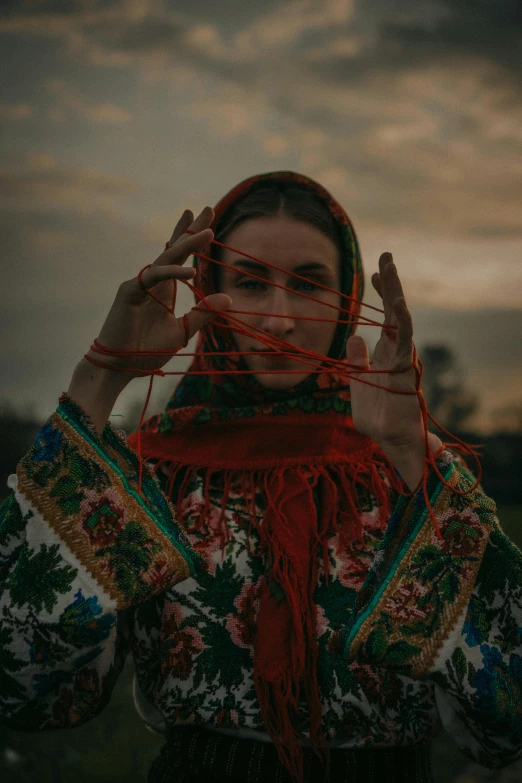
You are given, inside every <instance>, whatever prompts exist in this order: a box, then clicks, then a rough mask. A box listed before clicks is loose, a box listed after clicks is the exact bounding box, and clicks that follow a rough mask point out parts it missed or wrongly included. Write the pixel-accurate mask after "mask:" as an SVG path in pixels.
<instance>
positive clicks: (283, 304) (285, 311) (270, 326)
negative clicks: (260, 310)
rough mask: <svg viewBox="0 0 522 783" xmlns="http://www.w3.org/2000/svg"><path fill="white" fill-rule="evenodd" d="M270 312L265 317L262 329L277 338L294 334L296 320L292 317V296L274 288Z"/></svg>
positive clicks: (270, 299)
mask: <svg viewBox="0 0 522 783" xmlns="http://www.w3.org/2000/svg"><path fill="white" fill-rule="evenodd" d="M267 304H268V312H267V313H266V315H265V316H264V317H263V325H262V328H263V329H264V330H265V331H266V332H269V334H273V335H274V336H275V337H282V336H283V335H287V334H288V333H290V332H292V331H293V330H294V328H295V320H294V318H293V316H292V306H291V302H290V294H289V292H288V291H284V290H283V289H282V288H273V289H272V295H271V296H270V298H269V302H268V303H267Z"/></svg>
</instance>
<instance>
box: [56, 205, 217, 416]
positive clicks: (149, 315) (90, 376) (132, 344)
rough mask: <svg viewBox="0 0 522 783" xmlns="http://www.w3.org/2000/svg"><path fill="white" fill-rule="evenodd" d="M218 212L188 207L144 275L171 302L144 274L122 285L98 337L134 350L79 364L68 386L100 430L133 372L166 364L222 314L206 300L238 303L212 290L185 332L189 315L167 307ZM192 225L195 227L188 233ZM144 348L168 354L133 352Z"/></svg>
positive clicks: (141, 372)
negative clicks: (185, 265) (98, 365)
mask: <svg viewBox="0 0 522 783" xmlns="http://www.w3.org/2000/svg"><path fill="white" fill-rule="evenodd" d="M213 218H214V210H213V209H212V208H211V207H205V209H204V210H203V211H202V212H201V214H200V215H199V216H198V217H197V218H196V219H195V220H194V215H193V214H192V212H190V210H186V211H185V212H184V213H183V215H182V216H181V218H180V220H179V221H178V224H177V226H176V228H175V229H174V232H173V234H172V237H171V239H170V242H169V243H168V244H169V247H168V249H167V250H165V251H164V252H163V253H161V255H159V256H158V258H157V259H156V260H155V261H154V263H153V264H152V265H151V266H150V267H149V268H148V269H146V270H145V271H144V273H143V275H142V278H141V281H142V284H143V287H144V288H146V289H149V290H151V292H152V293H153V294H154V296H155V297H156V298H157V299H159V300H160V301H161V302H163V303H164V304H165V305H166V307H162V306H161V305H160V304H159V303H158V302H156V301H154V299H152V297H150V296H149V295H148V294H147V292H146V291H145V290H143V288H142V286H141V285H140V283H139V280H138V276H136V277H134V278H132V280H127V281H126V282H124V283H122V284H121V285H120V287H119V289H118V292H117V294H116V298H115V300H114V303H113V305H112V307H111V309H110V311H109V314H108V316H107V318H106V320H105V323H104V324H103V327H102V329H101V332H100V334H99V337H98V342H99V343H101V345H103V346H105V347H107V348H109V349H112V350H116V351H129V352H130V354H129V355H126V356H110V355H106V354H100V353H96V352H94V351H89V352H88V354H87V355H88V356H89V357H92V359H93V360H94V361H96V362H100V363H102V364H104V365H108V367H107V368H101V367H97V366H96V365H93V364H92V363H90V362H89V361H87V360H86V359H82V360H81V362H80V363H79V364H78V366H77V367H76V370H75V372H74V375H73V379H72V381H71V385H70V387H69V389H68V393H69V396H70V397H71V398H72V399H73V400H75V401H76V402H77V403H78V405H80V406H81V407H82V408H83V409H84V411H85V412H86V413H87V414H88V415H89V416H90V417H91V419H92V420H93V422H94V424H95V426H96V427H97V428H98V429H99V430H100V431H101V430H102V429H103V427H104V426H105V422H106V421H107V418H108V416H109V414H110V412H111V410H112V406H113V405H114V403H115V402H116V399H117V398H118V396H119V394H120V393H121V391H122V390H123V389H124V388H125V386H126V385H127V384H128V383H129V381H131V380H132V378H136V377H141V376H143V375H146V374H149V373H151V372H154V370H159V369H161V368H162V367H163V366H164V365H165V364H166V363H167V362H168V361H169V360H170V359H171V358H172V356H174V354H175V353H176V352H177V351H178V350H179V349H180V348H181V347H182V346H183V345H184V344H185V342H186V338H187V337H188V338H190V337H192V336H193V335H194V334H195V333H196V332H197V331H198V330H199V329H201V328H202V327H203V326H205V325H206V324H207V323H208V322H209V321H211V320H212V319H213V318H215V317H216V314H215V313H214V312H212V311H211V310H209V309H208V308H207V307H206V303H208V305H209V306H210V307H212V308H215V309H217V310H227V309H228V308H229V307H230V305H231V304H232V300H231V299H230V297H229V296H227V295H226V294H211V295H210V296H208V297H207V298H206V299H204V300H203V301H202V302H200V303H199V304H198V305H197V306H196V307H194V308H193V309H192V310H190V312H189V313H187V316H186V318H187V325H188V335H185V325H184V319H183V316H180V317H176V316H175V315H174V314H173V313H171V312H169V311H168V310H167V309H166V308H172V304H173V301H174V299H175V293H176V281H177V280H179V281H183V280H191V279H192V278H193V277H194V275H195V270H194V269H192V268H184V267H183V264H184V263H185V261H186V260H187V258H188V257H189V256H190V255H191V254H192V253H194V252H197V251H198V250H201V249H202V248H203V247H205V246H206V245H207V244H208V243H209V242H210V241H211V240H212V239H213V236H214V235H213V233H212V230H211V229H210V228H209V226H210V225H211V224H212V220H213ZM187 229H190V230H191V231H193V232H195V233H194V234H186V233H185V232H186V231H187ZM140 351H143V352H145V353H147V352H150V351H165V352H166V353H165V355H163V356H146V355H142V356H140V355H138V356H133V355H132V354H134V353H138V352H140ZM122 368H127V369H126V370H122Z"/></svg>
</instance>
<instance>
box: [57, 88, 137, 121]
mask: <svg viewBox="0 0 522 783" xmlns="http://www.w3.org/2000/svg"><path fill="white" fill-rule="evenodd" d="M46 87H47V89H48V90H49V91H50V92H52V93H53V94H54V95H55V96H56V98H57V101H58V106H57V107H55V108H54V109H52V110H51V111H52V112H53V115H54V116H55V118H56V119H60V120H62V119H64V118H65V112H64V109H65V110H67V111H68V112H69V113H72V114H73V115H76V116H77V117H81V119H83V120H86V121H87V122H94V123H98V124H101V125H125V124H127V123H130V122H131V120H132V115H131V114H130V112H128V111H126V110H125V109H122V108H121V107H120V106H115V105H114V104H112V103H97V102H96V101H91V100H88V99H87V98H85V97H84V96H82V95H80V94H79V93H78V91H74V90H73V88H72V85H71V84H70V83H69V82H67V81H65V80H64V79H52V80H50V81H49V82H48V83H47V84H46ZM56 112H57V113H58V114H56Z"/></svg>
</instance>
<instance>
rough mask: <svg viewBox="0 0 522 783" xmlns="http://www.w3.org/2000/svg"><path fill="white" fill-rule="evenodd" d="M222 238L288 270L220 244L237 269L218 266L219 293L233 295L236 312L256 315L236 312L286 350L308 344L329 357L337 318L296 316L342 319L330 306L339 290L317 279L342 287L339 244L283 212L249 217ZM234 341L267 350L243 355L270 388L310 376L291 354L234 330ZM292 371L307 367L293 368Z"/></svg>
mask: <svg viewBox="0 0 522 783" xmlns="http://www.w3.org/2000/svg"><path fill="white" fill-rule="evenodd" d="M224 241H225V243H226V244H227V245H230V246H231V247H235V248H238V249H240V250H242V251H244V252H245V253H248V254H249V255H252V256H255V257H256V258H259V259H262V260H264V261H268V262H269V263H271V264H274V265H275V266H278V267H280V268H281V269H282V270H284V271H279V270H276V269H271V268H270V267H266V266H265V265H264V264H260V263H258V262H256V261H252V259H249V258H244V257H243V256H242V255H241V253H236V252H233V251H232V250H226V249H223V257H222V260H223V262H224V263H225V264H229V265H230V266H232V267H234V270H237V271H232V269H225V268H223V267H219V275H220V286H219V289H220V291H222V292H223V293H226V294H228V295H229V296H230V297H231V299H232V309H233V310H248V311H250V312H255V313H259V315H238V316H236V317H237V318H240V319H241V320H243V321H245V322H246V323H247V324H248V326H250V327H255V328H256V329H262V330H263V331H264V332H266V333H267V334H268V335H270V336H271V337H275V338H278V339H280V340H285V341H286V342H287V343H289V344H290V346H292V347H291V348H288V349H285V348H283V350H290V351H291V350H292V348H304V349H306V350H308V351H313V352H314V353H318V354H321V355H322V356H326V354H327V353H328V351H329V350H330V346H331V344H332V340H333V336H334V333H335V327H336V324H335V323H327V322H326V323H325V322H321V321H307V320H301V319H299V318H298V317H297V316H305V317H306V318H330V319H336V318H339V311H338V310H336V309H333V308H332V307H328V306H327V304H331V305H335V306H339V305H340V296H339V295H337V294H334V293H330V292H329V291H324V290H323V289H321V288H317V286H316V285H315V283H321V284H322V285H325V286H328V287H329V288H332V289H334V290H336V291H339V287H340V270H339V251H338V249H337V247H336V245H335V244H334V242H333V241H332V240H331V239H329V238H328V237H327V236H326V235H325V234H323V232H322V231H320V230H319V229H318V228H316V227H315V226H311V225H310V224H309V223H304V222H301V221H297V220H292V219H290V218H287V217H282V216H273V217H264V218H252V219H250V220H245V221H244V222H243V223H240V224H239V225H238V226H237V227H236V228H234V229H232V231H231V232H230V233H229V234H227V236H226V237H225V240H224ZM245 272H252V273H253V274H255V275H257V276H258V277H260V278H263V280H262V281H261V280H255V279H254V278H252V277H249V276H248V275H246V274H244V273H245ZM292 272H294V273H297V274H299V275H302V276H303V277H306V278H308V279H309V280H310V281H311V282H309V283H305V282H304V281H303V280H299V279H296V278H294V277H292V276H291V274H290V273H292ZM273 283H277V284H278V285H283V286H286V287H287V288H289V289H290V291H285V290H284V289H283V288H277V287H276V286H274V285H273ZM298 293H305V294H308V295H309V296H312V297H314V299H315V300H317V301H311V300H310V299H306V298H304V297H302V296H298ZM234 339H235V342H236V345H237V348H238V350H239V351H264V352H265V354H264V355H261V356H245V357H244V359H245V362H246V364H247V365H248V367H249V369H252V370H255V371H256V373H255V377H256V378H257V379H258V381H259V382H260V383H261V384H263V386H265V387H267V388H270V389H284V388H287V387H289V386H294V385H295V384H297V383H300V382H301V381H303V380H304V379H305V378H306V377H307V375H309V370H307V369H306V368H307V365H304V364H303V363H302V362H299V361H298V360H297V359H295V358H293V357H283V358H279V357H278V356H276V355H275V354H274V352H273V351H272V352H270V351H269V349H268V348H267V346H266V345H265V344H264V343H263V342H261V341H260V340H259V339H257V338H256V337H254V336H252V337H247V336H245V335H241V334H237V333H234ZM308 367H309V365H308ZM266 370H284V371H285V372H280V373H274V374H265V373H264V372H263V371H266ZM290 370H302V371H303V372H302V373H291V372H289V371H290Z"/></svg>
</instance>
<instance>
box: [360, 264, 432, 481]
mask: <svg viewBox="0 0 522 783" xmlns="http://www.w3.org/2000/svg"><path fill="white" fill-rule="evenodd" d="M372 283H373V286H374V288H375V290H376V291H377V293H378V294H379V296H380V297H381V298H382V301H383V305H384V323H385V325H388V326H395V327H396V332H395V334H393V333H392V332H390V330H387V329H385V328H383V329H382V330H381V336H380V339H379V341H378V343H377V345H376V346H375V351H374V354H373V362H372V365H371V366H370V363H369V353H368V346H367V344H366V341H365V340H364V339H363V338H362V337H360V336H359V335H353V336H352V337H350V338H349V339H348V345H347V350H346V355H347V358H348V363H349V364H350V365H357V366H361V367H363V368H364V369H365V370H372V371H373V370H388V371H390V370H405V372H394V373H390V374H388V373H387V372H379V373H377V374H375V375H374V374H367V373H357V372H356V371H355V372H353V371H352V368H351V367H350V370H349V371H350V377H351V382H350V390H351V400H352V416H353V422H354V425H355V427H356V429H357V430H359V432H362V433H363V434H364V435H367V436H368V437H369V438H371V439H372V440H373V441H375V442H376V443H377V444H378V445H379V446H380V447H381V449H382V450H383V451H384V452H385V453H386V454H387V455H388V457H389V458H390V460H391V461H392V462H393V464H394V465H395V466H396V467H397V469H398V470H399V472H400V473H401V474H402V476H403V478H404V479H405V481H406V483H407V484H409V485H410V487H411V484H412V483H413V484H415V485H416V484H417V483H418V481H419V480H420V478H421V477H422V473H423V470H424V454H425V440H424V438H425V436H424V428H423V423H422V415H421V409H420V405H419V400H418V398H417V395H416V394H415V393H413V394H396V393H393V392H389V391H385V390H384V389H376V388H375V387H374V386H368V385H367V384H364V383H359V382H358V379H359V378H360V379H362V380H368V381H370V382H371V383H376V384H379V385H380V386H385V387H386V388H388V389H396V390H398V391H410V392H415V370H414V369H413V367H412V366H411V365H412V363H413V324H412V318H411V314H410V311H409V310H408V308H407V306H406V300H405V298H404V293H403V290H402V285H401V281H400V279H399V275H398V274H397V268H396V267H395V264H394V263H393V259H392V256H391V253H383V254H382V255H381V257H380V258H379V272H376V273H375V274H374V275H373V276H372ZM407 367H411V369H409V370H406V368H407ZM429 444H430V448H431V451H432V452H434V451H437V450H438V449H439V448H440V446H441V445H442V444H441V442H440V440H439V439H438V438H437V437H436V436H435V435H433V434H431V433H430V434H429Z"/></svg>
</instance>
